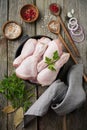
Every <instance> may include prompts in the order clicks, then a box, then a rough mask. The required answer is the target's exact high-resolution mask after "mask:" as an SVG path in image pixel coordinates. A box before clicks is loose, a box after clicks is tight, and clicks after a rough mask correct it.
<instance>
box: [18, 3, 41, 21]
mask: <svg viewBox="0 0 87 130" xmlns="http://www.w3.org/2000/svg"><path fill="white" fill-rule="evenodd" d="M20 16H21V18H22V19H23V20H24V21H25V22H29V23H31V22H34V21H36V20H37V18H38V16H39V11H38V8H37V7H36V6H35V5H32V4H27V5H24V6H23V7H22V8H21V10H20Z"/></svg>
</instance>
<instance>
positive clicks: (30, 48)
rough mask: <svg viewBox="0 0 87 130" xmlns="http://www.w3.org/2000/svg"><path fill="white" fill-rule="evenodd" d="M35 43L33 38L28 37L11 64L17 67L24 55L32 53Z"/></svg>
mask: <svg viewBox="0 0 87 130" xmlns="http://www.w3.org/2000/svg"><path fill="white" fill-rule="evenodd" d="M36 44H37V41H36V40H35V39H29V40H28V41H27V42H26V43H25V44H24V46H23V49H22V51H21V55H20V56H18V57H17V58H16V59H15V60H14V62H13V66H14V67H18V66H19V65H20V64H21V62H22V61H23V60H24V59H25V58H26V57H28V56H30V55H32V54H33V52H34V50H35V47H36Z"/></svg>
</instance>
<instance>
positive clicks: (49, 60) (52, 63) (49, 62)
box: [45, 50, 60, 71]
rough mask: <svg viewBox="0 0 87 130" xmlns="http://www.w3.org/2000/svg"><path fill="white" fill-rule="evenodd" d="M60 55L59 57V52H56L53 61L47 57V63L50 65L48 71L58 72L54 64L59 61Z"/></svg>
mask: <svg viewBox="0 0 87 130" xmlns="http://www.w3.org/2000/svg"><path fill="white" fill-rule="evenodd" d="M59 58H60V57H59V55H58V51H57V50H56V51H55V52H54V53H53V57H52V59H50V58H49V57H45V63H47V65H48V69H50V70H52V71H56V69H55V65H54V63H55V62H56V61H57V60H59Z"/></svg>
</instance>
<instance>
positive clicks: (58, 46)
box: [37, 39, 62, 72]
mask: <svg viewBox="0 0 87 130" xmlns="http://www.w3.org/2000/svg"><path fill="white" fill-rule="evenodd" d="M55 51H58V54H59V56H61V55H62V43H61V42H60V40H59V39H56V40H53V41H50V42H49V47H48V48H47V50H46V52H45V53H44V55H43V60H41V61H40V62H39V63H38V65H37V70H38V72H40V71H41V70H43V69H44V68H46V66H47V64H46V63H45V57H49V58H51V59H52V57H53V53H54V52H55Z"/></svg>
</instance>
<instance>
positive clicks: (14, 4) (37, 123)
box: [0, 0, 87, 130]
mask: <svg viewBox="0 0 87 130" xmlns="http://www.w3.org/2000/svg"><path fill="white" fill-rule="evenodd" d="M27 3H31V4H35V5H37V7H38V9H39V11H40V16H39V19H38V20H37V21H36V22H35V23H32V24H29V23H25V22H23V21H22V19H21V18H20V15H19V13H20V8H21V7H22V6H23V5H25V4H27ZM51 3H58V4H60V5H61V9H62V11H61V17H62V19H63V21H64V22H65V23H66V20H65V16H66V13H67V12H68V11H70V10H71V9H74V10H75V17H76V18H78V20H79V23H80V24H81V25H82V26H83V28H84V32H85V40H84V42H83V43H81V44H80V43H77V44H76V46H77V48H78V50H79V52H80V56H81V58H79V59H78V61H79V63H83V65H84V71H85V73H86V74H87V0H0V79H2V78H3V77H4V75H5V74H6V75H10V74H12V73H13V72H14V68H13V66H12V63H13V60H14V57H15V53H16V50H17V48H18V46H19V45H20V43H19V42H18V41H19V39H20V38H21V37H20V38H19V39H17V40H14V41H9V40H6V39H5V38H4V37H3V34H2V25H3V24H4V23H5V22H6V21H7V20H14V21H16V22H18V23H19V24H20V25H21V26H22V29H23V33H22V36H23V35H25V34H28V35H29V36H34V35H45V36H49V37H51V38H53V39H54V38H57V36H56V35H55V34H52V33H51V32H49V30H48V28H47V24H48V22H50V21H51V20H56V17H55V16H53V15H52V14H51V13H50V11H49V9H48V8H49V5H50V4H51ZM61 32H62V35H63V37H64V38H65V41H66V42H67V45H68V46H69V48H70V49H71V50H72V52H73V49H72V47H71V45H70V43H69V41H68V39H67V38H66V35H65V34H64V32H63V30H62V29H61ZM73 54H74V52H73ZM74 55H75V54H74ZM27 86H28V87H29V86H30V84H27ZM46 89H47V88H46V87H44V88H42V87H41V86H38V88H37V89H36V87H35V89H34V92H35V97H34V98H33V99H32V100H33V102H35V100H36V99H37V97H39V96H40V95H41V94H42V93H43V92H44V91H45V90H46ZM84 89H85V91H86V93H87V83H84ZM7 103H9V102H8V101H6V100H5V99H4V97H3V96H2V95H1V94H0V130H87V101H86V103H85V104H84V105H83V106H82V107H81V108H80V109H77V110H75V111H74V112H72V113H70V114H68V115H66V116H58V115H57V114H56V113H54V112H53V111H52V110H51V109H49V111H48V113H47V114H46V115H44V116H43V117H40V118H36V119H35V120H33V121H32V122H31V123H30V124H29V126H28V127H27V128H26V129H24V128H22V126H23V123H21V125H20V126H18V128H15V127H14V125H13V117H14V114H10V115H5V114H3V113H2V111H1V109H2V108H3V107H4V106H6V104H7Z"/></svg>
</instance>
